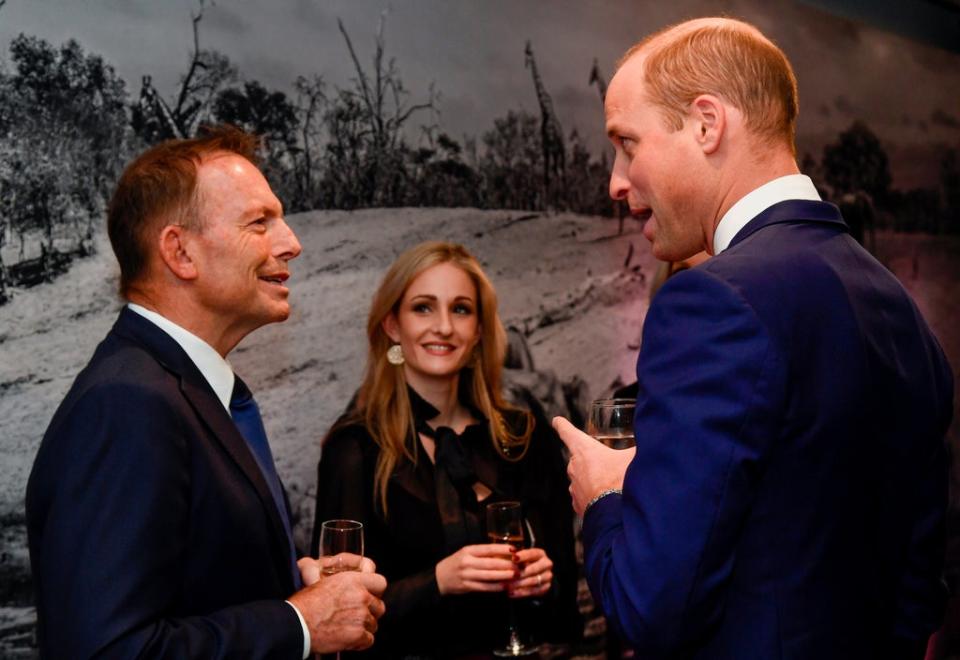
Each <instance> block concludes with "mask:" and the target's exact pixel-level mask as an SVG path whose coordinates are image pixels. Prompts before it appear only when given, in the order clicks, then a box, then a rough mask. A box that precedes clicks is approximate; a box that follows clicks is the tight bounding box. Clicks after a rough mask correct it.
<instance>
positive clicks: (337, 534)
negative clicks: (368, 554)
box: [320, 520, 363, 660]
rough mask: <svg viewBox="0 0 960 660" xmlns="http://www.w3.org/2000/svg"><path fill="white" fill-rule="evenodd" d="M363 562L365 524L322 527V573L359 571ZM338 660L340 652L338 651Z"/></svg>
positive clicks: (347, 522) (339, 522) (352, 522)
mask: <svg viewBox="0 0 960 660" xmlns="http://www.w3.org/2000/svg"><path fill="white" fill-rule="evenodd" d="M362 562H363V523H359V522H357V521H356V520H327V521H325V522H324V523H323V524H322V525H321V526H320V572H321V573H322V574H323V575H335V574H337V573H342V572H343V571H359V570H360V565H361V563H362ZM337 660H340V652H339V651H337Z"/></svg>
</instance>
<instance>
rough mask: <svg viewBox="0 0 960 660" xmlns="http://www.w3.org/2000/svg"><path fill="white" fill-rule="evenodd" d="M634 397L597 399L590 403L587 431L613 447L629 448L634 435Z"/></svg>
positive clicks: (635, 403) (633, 442)
mask: <svg viewBox="0 0 960 660" xmlns="http://www.w3.org/2000/svg"><path fill="white" fill-rule="evenodd" d="M636 406H637V402H636V401H634V400H633V399H597V400H596V401H594V402H593V403H592V404H591V405H590V418H589V419H588V420H587V433H588V434H589V435H592V436H593V437H594V438H596V439H597V440H599V441H600V442H602V443H603V444H605V445H606V446H608V447H611V448H613V449H628V448H630V447H633V446H634V445H635V444H636V442H635V440H634V437H633V411H634V409H635V408H636Z"/></svg>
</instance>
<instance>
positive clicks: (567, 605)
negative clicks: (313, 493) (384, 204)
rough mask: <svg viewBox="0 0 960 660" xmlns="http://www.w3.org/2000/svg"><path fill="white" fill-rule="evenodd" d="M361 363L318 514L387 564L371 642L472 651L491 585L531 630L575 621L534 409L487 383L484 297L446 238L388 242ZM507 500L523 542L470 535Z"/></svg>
mask: <svg viewBox="0 0 960 660" xmlns="http://www.w3.org/2000/svg"><path fill="white" fill-rule="evenodd" d="M367 334H368V339H369V354H368V364H367V369H366V375H365V378H364V381H363V384H362V385H361V387H360V390H359V392H358V395H357V397H356V402H355V405H354V406H353V409H352V410H351V411H350V412H349V413H348V414H347V415H345V416H344V417H343V418H341V419H340V420H338V422H337V423H336V424H335V425H334V427H333V428H332V429H331V431H330V432H329V434H328V435H327V437H326V438H325V440H324V443H323V450H322V458H321V461H320V466H319V470H318V472H319V482H318V484H319V485H318V492H317V516H316V525H315V531H314V542H313V545H314V550H315V551H316V549H317V541H318V538H317V537H318V533H319V527H320V523H321V522H322V521H324V520H329V519H334V518H349V519H354V520H359V521H361V522H363V524H364V529H365V534H366V547H367V556H369V557H370V558H371V559H373V560H374V561H375V562H376V564H377V569H378V571H379V572H380V573H382V574H383V575H385V576H386V577H387V580H388V583H389V586H388V588H387V592H386V594H385V595H384V601H385V603H386V606H387V612H386V614H385V615H384V617H383V618H382V619H381V621H380V629H379V630H378V632H377V642H376V645H375V647H374V648H373V649H372V650H371V651H370V652H369V653H371V654H372V655H375V656H380V657H390V658H402V657H418V658H424V657H426V658H456V657H474V658H475V657H484V656H487V655H489V654H490V651H491V650H492V649H493V648H494V647H496V646H502V645H503V643H504V642H505V641H506V630H507V622H506V619H505V611H506V609H507V608H506V600H505V599H506V598H508V597H509V598H515V599H516V603H517V605H519V606H520V610H519V611H520V624H521V628H527V631H528V632H529V631H532V630H533V629H534V628H536V629H537V634H539V635H540V637H541V639H540V641H543V640H544V639H546V640H549V641H569V640H570V639H572V638H576V637H578V636H579V634H580V633H581V631H582V626H581V623H580V620H579V613H578V611H577V605H576V582H577V569H576V561H575V557H574V538H573V511H572V507H571V503H570V497H569V494H568V492H567V488H568V485H569V484H568V481H567V477H566V471H565V464H564V460H563V458H562V455H561V449H560V448H561V445H560V443H559V441H558V439H557V438H556V436H555V435H554V433H553V430H552V429H551V428H550V426H549V424H548V423H547V422H546V420H544V419H542V418H537V417H536V416H535V415H534V414H533V413H531V412H529V411H526V410H522V409H519V408H516V407H514V406H511V405H509V404H507V403H506V402H505V401H504V399H503V397H502V395H501V392H500V375H501V368H502V367H501V365H502V363H503V357H504V352H505V344H506V340H505V333H504V330H503V326H502V324H501V323H500V319H499V316H498V314H497V297H496V292H495V291H494V289H493V287H492V285H491V284H490V281H489V280H488V279H487V277H486V275H484V273H483V271H482V270H481V268H480V265H479V264H478V263H477V261H476V259H474V258H473V256H471V255H470V254H469V253H468V252H467V251H466V249H465V248H463V247H462V246H460V245H456V244H452V243H442V242H429V243H423V244H420V245H417V246H415V247H413V248H411V249H410V250H408V251H407V252H405V253H403V254H402V255H400V256H399V257H398V258H397V260H396V262H395V263H394V264H393V265H392V266H391V267H390V269H389V270H388V272H387V273H386V275H385V276H384V279H383V282H382V283H381V285H380V287H379V288H378V290H377V292H376V294H375V295H374V298H373V303H372V305H371V310H370V315H369V318H368V324H367ZM501 500H517V501H520V502H521V503H522V505H523V509H524V514H525V528H526V534H525V536H526V539H525V540H526V544H527V545H528V546H530V547H526V548H524V549H521V550H518V551H516V552H514V551H512V550H511V547H510V546H509V545H506V544H492V543H489V542H488V541H487V539H486V534H485V529H484V527H485V520H484V510H485V507H486V505H487V504H489V503H493V502H497V501H501Z"/></svg>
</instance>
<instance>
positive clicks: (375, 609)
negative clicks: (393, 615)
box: [368, 598, 387, 619]
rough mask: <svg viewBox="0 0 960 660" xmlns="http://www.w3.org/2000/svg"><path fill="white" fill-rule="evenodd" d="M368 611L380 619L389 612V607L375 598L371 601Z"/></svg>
mask: <svg viewBox="0 0 960 660" xmlns="http://www.w3.org/2000/svg"><path fill="white" fill-rule="evenodd" d="M368 609H369V610H370V614H372V615H373V616H375V617H376V618H378V619H379V618H380V617H382V616H383V613H384V612H386V611H387V606H386V604H385V603H384V602H383V601H382V600H380V599H379V598H374V599H372V600H371V601H370V605H369V606H368Z"/></svg>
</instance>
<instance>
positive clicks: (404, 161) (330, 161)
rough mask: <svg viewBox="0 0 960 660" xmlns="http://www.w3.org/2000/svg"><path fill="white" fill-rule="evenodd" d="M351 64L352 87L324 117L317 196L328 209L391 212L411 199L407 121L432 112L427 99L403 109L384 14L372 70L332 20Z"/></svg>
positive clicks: (402, 92) (401, 88)
mask: <svg viewBox="0 0 960 660" xmlns="http://www.w3.org/2000/svg"><path fill="white" fill-rule="evenodd" d="M337 25H338V26H339V28H340V33H341V34H342V35H343V38H344V41H345V42H346V45H347V50H348V51H349V53H350V59H351V61H352V62H353V66H354V71H355V73H356V76H355V77H354V79H353V87H352V88H348V89H338V90H337V95H336V96H335V97H334V99H333V100H332V102H331V104H330V106H329V108H328V110H327V112H326V114H325V124H326V129H327V139H328V142H327V148H326V150H325V169H326V171H325V174H326V177H325V180H324V182H323V185H322V188H323V190H322V191H321V194H322V196H323V197H324V198H325V202H326V204H325V205H327V206H334V207H337V208H354V207H358V206H395V205H398V204H401V203H404V202H405V200H406V198H407V196H408V195H409V193H410V184H411V182H410V180H409V176H408V175H409V172H408V165H409V159H410V149H409V147H408V146H407V145H406V143H405V141H404V127H405V126H406V124H407V122H408V120H409V119H410V118H411V117H412V116H413V115H414V113H417V112H419V111H422V110H427V109H431V108H433V107H434V97H433V93H432V90H431V95H430V97H429V98H428V100H427V101H425V102H422V103H415V104H412V105H410V104H408V102H407V96H408V92H407V90H406V89H405V87H404V85H403V80H402V79H401V77H400V73H399V70H398V69H397V66H396V62H395V60H393V59H392V58H391V59H389V60H387V59H386V45H385V43H386V42H385V38H384V30H385V26H386V12H384V13H382V14H381V16H380V21H379V24H378V26H377V35H376V41H375V50H374V55H373V62H372V64H373V66H372V67H371V69H370V70H369V71H368V70H367V69H365V68H364V67H363V65H361V63H360V59H359V57H358V56H357V51H356V49H355V48H354V46H353V41H352V40H351V39H350V35H349V33H348V32H347V29H346V27H344V25H343V21H341V20H339V19H338V20H337Z"/></svg>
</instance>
